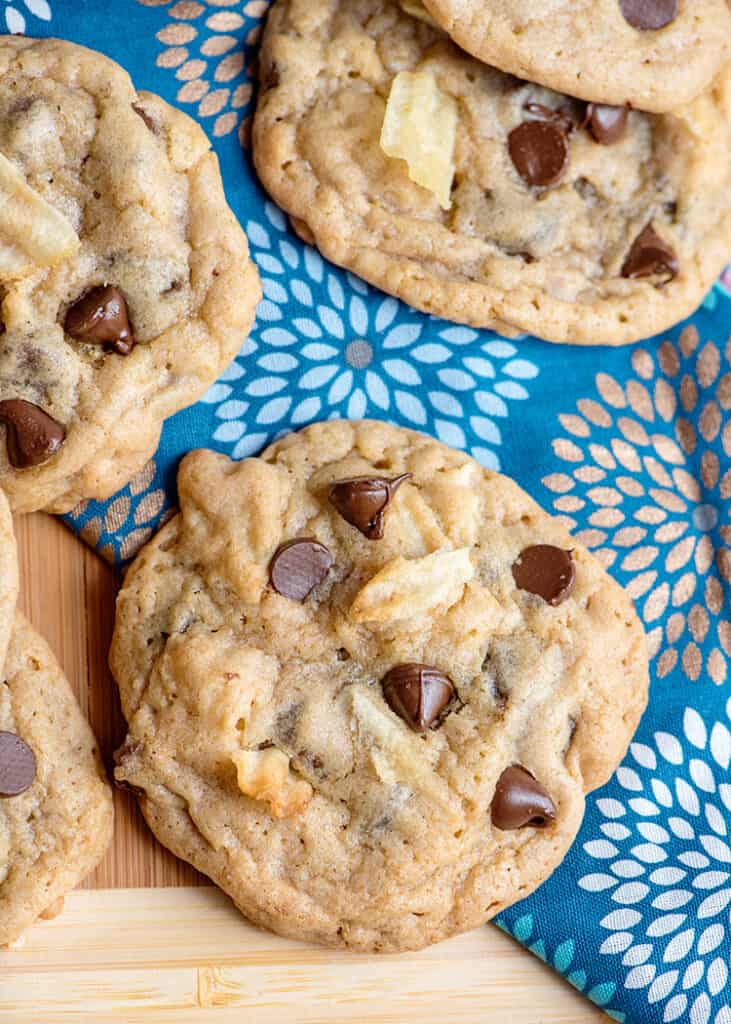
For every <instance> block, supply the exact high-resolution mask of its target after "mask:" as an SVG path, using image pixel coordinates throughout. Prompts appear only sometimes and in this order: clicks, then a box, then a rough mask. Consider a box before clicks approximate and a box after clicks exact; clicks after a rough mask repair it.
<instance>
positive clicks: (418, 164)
mask: <svg viewBox="0 0 731 1024" xmlns="http://www.w3.org/2000/svg"><path fill="white" fill-rule="evenodd" d="M456 137H457V101H456V100H455V98H454V97H453V96H449V95H448V94H447V93H445V92H442V90H441V89H440V88H439V85H438V83H437V80H436V78H435V77H434V75H433V74H431V72H429V71H414V72H411V71H400V72H399V73H398V74H397V75H396V77H395V78H394V80H393V82H392V83H391V92H390V93H389V97H388V102H387V104H386V113H385V116H384V119H383V128H382V130H381V149H382V150H383V152H384V153H385V154H386V155H387V156H390V157H396V158H399V159H401V160H405V161H406V163H407V165H408V168H409V177H410V178H411V180H412V181H415V182H416V184H417V185H422V186H423V187H424V188H427V189H429V191H430V192H433V193H434V195H435V196H436V197H437V199H438V201H439V205H440V206H441V207H442V209H443V210H448V209H449V208H450V206H451V205H452V199H451V191H452V181H453V179H454V146H455V140H456Z"/></svg>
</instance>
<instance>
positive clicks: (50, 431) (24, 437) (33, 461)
mask: <svg viewBox="0 0 731 1024" xmlns="http://www.w3.org/2000/svg"><path fill="white" fill-rule="evenodd" d="M0 423H4V424H5V428H6V444H7V449H8V461H9V462H10V465H11V466H14V467H15V469H28V468H29V467H30V466H40V464H41V463H42V462H46V460H47V459H50V458H51V456H52V455H55V454H56V452H57V451H58V450H59V448H60V447H61V445H62V444H63V442H64V440H65V438H66V431H65V430H64V428H63V427H62V426H61V424H60V423H57V422H56V420H54V419H53V417H52V416H49V415H48V413H47V412H44V411H43V409H41V408H40V406H38V405H34V404H33V403H32V402H26V401H24V400H23V399H22V398H7V399H5V401H4V402H0Z"/></svg>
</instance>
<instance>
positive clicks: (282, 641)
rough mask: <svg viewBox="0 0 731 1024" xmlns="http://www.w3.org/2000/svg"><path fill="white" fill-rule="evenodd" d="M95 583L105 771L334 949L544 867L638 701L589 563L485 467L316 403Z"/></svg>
mask: <svg viewBox="0 0 731 1024" xmlns="http://www.w3.org/2000/svg"><path fill="white" fill-rule="evenodd" d="M178 483H179V490H180V506H181V511H180V514H179V515H178V516H176V517H175V519H173V520H172V521H171V522H170V523H169V524H168V525H166V526H165V527H164V528H163V530H161V531H160V533H159V534H158V535H157V536H156V537H155V538H154V539H153V540H152V541H151V542H150V543H149V544H148V545H147V547H145V548H144V549H143V551H142V552H141V554H140V555H139V556H138V558H137V561H136V562H135V563H134V565H133V567H132V568H131V569H130V571H129V573H128V575H127V576H126V579H125V584H124V587H123V589H122V591H121V593H120V595H119V600H118V605H117V620H116V628H115V634H114V641H113V644H112V651H111V666H112V670H113V672H114V675H115V678H116V680H117V682H118V684H119V688H120V693H121V697H122V706H123V710H124V713H125V716H126V718H127V721H128V736H127V739H126V741H125V743H124V746H123V747H122V749H121V750H120V751H119V754H118V764H119V766H118V768H117V773H116V774H117V778H118V779H119V780H121V781H123V782H125V783H127V784H129V785H131V786H133V787H134V788H135V789H136V790H137V791H138V792H139V795H140V803H141V807H142V810H143V813H144V815H145V817H146V819H147V821H148V823H149V824H150V826H151V828H152V829H153V831H154V832H155V834H156V836H157V837H158V839H160V841H161V842H162V843H164V844H165V845H166V846H168V847H169V848H170V849H171V850H172V851H173V852H174V853H175V854H176V855H177V856H179V857H182V858H183V859H185V860H187V861H189V862H190V863H192V864H193V865H195V867H197V868H198V869H199V870H200V871H203V872H204V873H205V874H207V875H209V876H210V877H211V878H212V879H213V881H214V882H216V883H217V884H218V885H220V886H221V888H223V889H224V890H225V891H226V892H227V893H228V894H229V895H230V896H231V897H232V899H233V900H234V901H235V902H236V904H237V905H238V906H239V907H240V908H241V910H242V911H243V913H244V914H246V915H247V917H249V918H251V919H252V920H253V921H255V922H257V923H259V924H261V925H263V926H265V927H268V928H271V929H273V930H274V931H277V932H280V933H282V934H284V935H289V936H293V937H296V938H302V939H307V940H310V941H314V942H323V943H328V944H331V945H345V946H348V947H351V948H354V949H360V950H401V949H414V948H418V947H420V946H424V945H427V944H428V943H431V942H436V941H438V940H439V939H443V938H446V937H447V936H449V935H452V934H454V933H456V932H460V931H463V930H465V929H468V928H473V927H475V926H477V925H479V924H482V923H483V922H484V921H486V920H488V919H489V918H491V917H492V916H494V915H495V914H497V913H498V912H499V911H500V910H501V909H502V908H503V907H505V906H507V905H508V904H510V903H512V902H514V901H515V900H517V899H520V898H521V897H523V896H526V895H528V893H529V892H531V891H532V890H533V889H534V888H535V887H536V886H537V885H539V884H540V882H541V881H543V879H545V878H546V877H547V876H548V875H549V874H550V873H551V871H553V869H554V868H555V867H556V865H557V864H559V863H560V861H561V860H562V858H563V856H564V854H565V853H566V851H567V849H568V848H569V846H570V844H571V842H572V840H573V838H574V836H575V834H576V831H577V829H578V827H579V824H580V822H581V818H582V815H583V810H584V795H585V793H587V792H588V791H589V790H591V789H594V788H595V787H596V786H599V785H601V784H602V783H603V782H605V781H606V779H607V778H608V777H609V775H610V774H611V773H612V771H613V770H614V768H615V767H616V765H617V764H618V763H619V761H620V759H621V758H622V756H623V754H624V751H625V749H626V747H627V744H628V742H629V739H630V737H631V735H632V733H633V731H634V729H635V726H636V725H637V722H638V719H639V717H640V714H641V712H642V710H643V708H644V705H645V701H646V697H647V682H648V667H647V653H646V650H645V638H644V634H643V631H642V627H641V625H640V623H639V621H638V619H637V616H636V615H635V612H634V609H633V607H632V602H631V600H630V599H629V597H628V596H627V595H626V594H625V593H624V591H623V590H622V589H621V588H620V587H619V586H618V585H617V584H616V583H615V582H614V581H613V580H611V579H610V578H609V576H608V575H607V574H606V572H605V571H604V569H603V568H602V566H601V565H600V563H599V562H598V561H597V559H596V558H594V557H593V556H592V555H591V554H590V553H589V552H588V551H587V550H586V549H585V548H583V547H582V546H581V545H579V544H577V543H576V542H574V541H573V540H572V538H571V537H570V535H569V534H568V533H567V532H566V530H565V529H564V528H563V526H561V525H560V524H559V523H557V522H556V521H555V520H553V519H551V518H550V517H549V516H548V515H547V514H546V513H545V512H543V511H542V510H541V509H540V508H539V507H538V506H537V505H536V504H535V502H533V501H532V500H531V499H530V498H529V497H528V495H526V494H525V493H524V492H523V491H522V490H521V489H520V488H519V487H518V486H517V484H515V483H513V481H512V480H510V479H508V478H507V477H504V476H501V475H499V474H496V473H492V472H489V471H487V470H485V469H483V468H482V467H481V466H479V465H478V464H477V463H476V462H475V461H474V460H473V459H472V458H470V457H469V456H467V455H465V454H463V453H461V452H458V451H455V450H453V449H451V448H448V447H446V446H445V445H443V444H441V443H439V442H437V441H435V440H432V439H431V438H428V437H426V436H424V435H422V434H417V433H414V432H412V431H408V430H403V429H400V428H397V427H392V426H389V425H387V424H384V423H376V422H338V421H335V422H328V423H322V424H317V425H315V426H312V427H309V428H307V429H306V430H304V431H302V433H299V434H291V435H289V436H287V437H285V438H283V439H282V440H280V441H278V442H277V443H276V444H274V445H272V446H271V447H270V448H269V449H267V450H266V451H265V452H264V454H263V455H262V456H261V457H260V458H253V459H246V460H244V461H243V462H239V463H234V462H231V461H230V460H229V459H228V458H226V457H225V456H223V455H218V454H215V453H213V452H208V451H200V452H193V453H191V454H190V455H188V456H187V457H186V458H185V460H184V461H183V464H182V467H181V470H180V474H179V479H178Z"/></svg>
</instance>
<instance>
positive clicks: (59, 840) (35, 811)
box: [0, 613, 113, 946]
mask: <svg viewBox="0 0 731 1024" xmlns="http://www.w3.org/2000/svg"><path fill="white" fill-rule="evenodd" d="M8 735H10V736H12V737H18V738H19V741H20V742H18V740H15V743H16V745H17V746H18V747H20V748H21V749H22V751H25V753H26V755H27V750H28V749H29V750H30V751H32V754H31V755H29V756H30V759H31V761H34V765H33V767H34V769H35V771H34V773H33V772H32V769H31V772H30V773H28V774H25V776H24V778H23V781H22V786H24V787H25V788H23V790H22V792H19V793H17V794H16V795H8V794H7V790H6V789H4V787H5V786H6V785H7V779H8V775H9V773H10V772H11V771H12V769H13V767H15V777H16V778H17V777H18V776H19V774H20V767H19V765H18V758H17V755H16V762H15V765H13V764H12V763H9V759H8V756H7V744H6V745H5V746H4V747H3V749H2V751H0V946H3V945H6V944H8V943H10V942H13V941H15V939H17V938H18V937H19V935H20V934H21V933H22V932H23V931H24V930H25V929H26V928H27V927H29V926H30V925H31V924H33V922H34V921H35V920H36V919H37V918H38V917H41V916H55V913H56V912H57V909H58V904H59V901H62V900H63V897H64V895H65V894H66V893H67V892H69V891H70V890H71V889H73V888H74V887H75V886H76V885H78V884H79V882H80V881H81V880H82V879H83V878H84V877H85V875H87V874H88V873H89V872H90V871H91V870H93V868H94V867H96V865H97V864H98V863H99V861H100V860H101V858H102V856H103V855H104V852H105V851H106V848H107V846H108V845H109V842H110V840H111V836H112V820H113V815H112V794H111V789H110V787H109V785H108V784H107V782H106V779H105V778H104V774H103V769H102V767H101V762H100V758H99V753H98V751H97V745H96V740H95V738H94V735H93V734H92V731H91V729H90V728H89V725H88V723H87V721H86V719H85V718H84V716H83V715H82V713H81V709H80V708H79V706H78V704H77V702H76V698H75V697H74V695H73V693H72V691H71V687H70V686H69V683H68V681H67V679H66V678H65V676H64V674H63V672H62V670H61V667H60V666H59V664H58V662H57V661H56V659H55V657H54V656H53V654H52V653H51V651H50V649H49V648H48V645H47V644H46V643H45V641H44V640H43V639H42V638H41V637H40V636H39V635H38V634H37V633H36V632H35V630H34V629H33V627H32V626H31V625H30V623H28V622H27V621H26V620H25V619H24V618H23V616H22V615H20V614H19V613H17V614H16V616H15V622H14V626H13V633H12V637H11V640H10V646H9V648H8V653H7V656H6V658H5V665H4V668H3V672H2V677H1V678H0V737H2V739H3V740H5V741H6V740H7V737H8ZM26 745H27V747H26ZM22 767H23V771H25V769H26V768H27V762H26V763H24V764H23V765H22ZM16 788H17V787H16Z"/></svg>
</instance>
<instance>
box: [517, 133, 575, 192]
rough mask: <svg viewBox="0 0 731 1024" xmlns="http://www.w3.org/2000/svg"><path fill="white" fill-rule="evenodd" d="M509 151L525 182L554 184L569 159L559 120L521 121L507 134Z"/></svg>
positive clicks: (565, 135) (566, 140)
mask: <svg viewBox="0 0 731 1024" xmlns="http://www.w3.org/2000/svg"><path fill="white" fill-rule="evenodd" d="M508 152H509V153H510V159H511V160H512V161H513V164H514V165H515V169H516V170H517V172H518V174H519V175H520V176H521V178H522V179H523V181H525V182H526V183H527V184H528V185H539V186H541V187H545V186H547V185H555V184H556V182H557V181H559V180H560V178H561V176H562V175H563V173H564V171H565V170H566V165H567V164H568V162H569V141H568V134H567V132H566V127H565V124H564V123H563V122H559V121H523V123H522V124H519V125H518V127H517V128H513V130H512V132H511V133H510V135H508Z"/></svg>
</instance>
